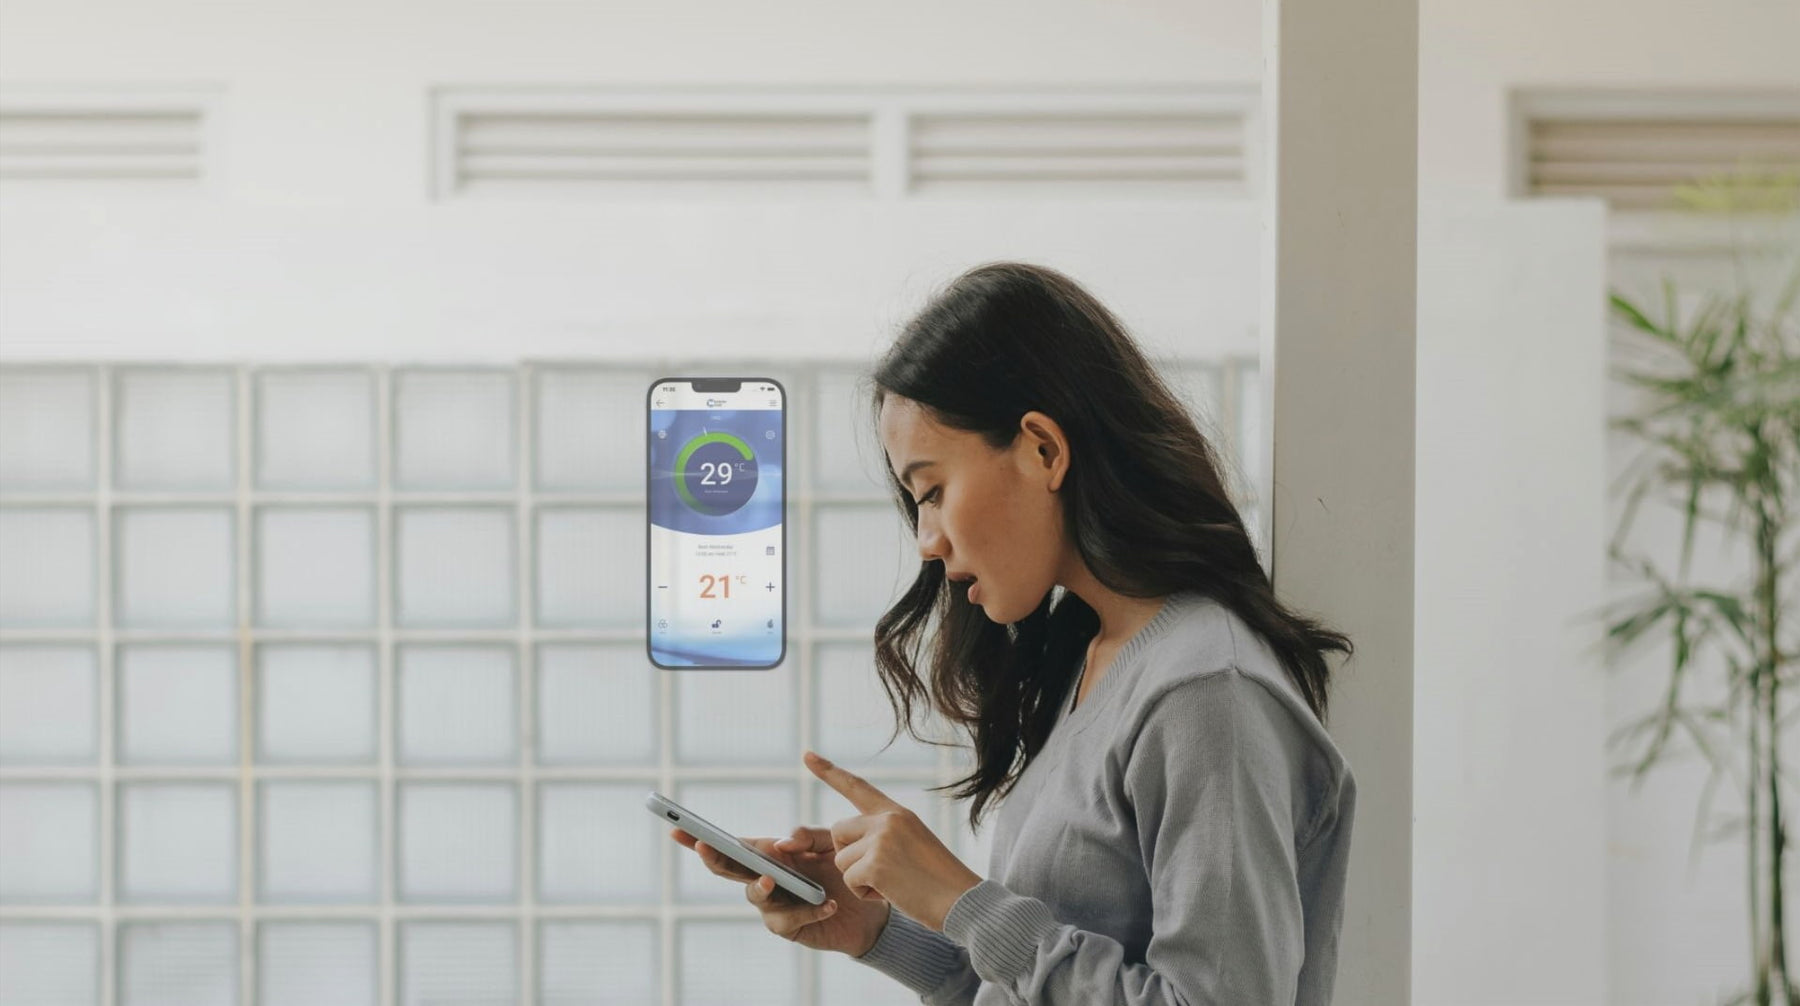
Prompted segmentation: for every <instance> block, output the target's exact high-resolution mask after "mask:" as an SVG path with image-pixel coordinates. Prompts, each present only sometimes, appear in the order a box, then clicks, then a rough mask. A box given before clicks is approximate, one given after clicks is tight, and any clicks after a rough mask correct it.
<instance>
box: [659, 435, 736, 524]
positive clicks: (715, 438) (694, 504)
mask: <svg viewBox="0 0 1800 1006" xmlns="http://www.w3.org/2000/svg"><path fill="white" fill-rule="evenodd" d="M707 444H730V445H731V446H732V447H735V448H737V451H738V453H739V454H742V455H743V456H744V460H745V461H750V460H752V459H754V458H755V457H756V454H755V453H754V452H753V451H751V450H750V445H749V444H746V443H744V441H743V438H741V437H737V436H734V435H732V434H730V433H706V434H702V435H700V436H698V437H695V438H694V439H692V440H690V441H688V442H687V446H685V447H683V448H682V449H681V453H680V454H677V455H675V491H676V492H678V493H680V494H681V499H682V501H683V502H685V503H686V504H687V505H688V507H689V508H690V509H693V510H697V511H699V512H700V513H705V512H706V508H704V507H703V506H701V505H700V501H699V500H697V499H695V498H694V494H693V493H690V492H688V487H687V463H688V458H689V457H691V456H692V455H693V453H694V452H695V451H697V450H699V449H700V448H702V447H704V446H706V445H707Z"/></svg>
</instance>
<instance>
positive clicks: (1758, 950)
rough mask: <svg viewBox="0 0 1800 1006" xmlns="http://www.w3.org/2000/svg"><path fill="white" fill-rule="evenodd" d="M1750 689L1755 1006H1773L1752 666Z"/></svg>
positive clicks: (1756, 671)
mask: <svg viewBox="0 0 1800 1006" xmlns="http://www.w3.org/2000/svg"><path fill="white" fill-rule="evenodd" d="M1750 673H1751V675H1752V677H1753V680H1752V683H1751V687H1750V689H1749V691H1748V694H1747V698H1746V699H1745V701H1747V702H1749V703H1750V715H1749V716H1748V717H1747V719H1748V723H1749V730H1750V771H1749V772H1748V773H1747V776H1746V777H1747V778H1748V780H1749V787H1748V788H1749V792H1748V793H1747V794H1746V802H1747V803H1748V804H1749V805H1750V806H1749V811H1750V819H1749V825H1750V827H1749V829H1748V831H1747V832H1746V835H1747V836H1748V839H1749V841H1748V842H1747V843H1746V844H1747V845H1748V846H1749V854H1750V855H1749V860H1750V870H1749V878H1750V973H1751V974H1752V975H1753V976H1755V984H1754V986H1753V989H1752V996H1753V998H1754V1000H1755V1002H1756V1006H1770V1003H1769V952H1768V946H1767V944H1765V943H1764V942H1763V893H1764V892H1763V879H1762V871H1761V869H1760V865H1761V859H1762V857H1761V853H1762V837H1763V831H1762V817H1761V814H1760V805H1761V803H1762V799H1761V797H1762V781H1763V780H1762V764H1763V751H1762V717H1761V716H1759V715H1758V714H1759V713H1761V712H1762V710H1761V708H1759V707H1760V705H1761V703H1762V688H1763V682H1762V670H1761V668H1760V667H1752V668H1751V670H1750Z"/></svg>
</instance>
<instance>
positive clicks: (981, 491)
mask: <svg viewBox="0 0 1800 1006" xmlns="http://www.w3.org/2000/svg"><path fill="white" fill-rule="evenodd" d="M1020 426H1021V434H1020V436H1018V437H1017V438H1015V439H1014V440H1013V443H1012V445H1011V446H1010V447H1007V448H1005V449H1002V450H995V449H993V448H991V447H989V446H988V445H987V443H986V442H985V441H983V440H982V439H981V437H980V436H979V435H978V434H975V433H969V432H965V431H963V430H954V429H950V428H947V427H945V426H942V425H940V424H938V423H937V422H935V421H933V420H932V418H931V416H930V415H929V414H928V413H927V412H926V411H925V409H924V408H922V407H921V406H920V405H919V404H918V403H917V402H915V401H913V400H912V399H909V398H903V397H901V396H899V395H893V394H889V395H887V396H886V397H885V398H884V399H883V400H882V406H881V421H880V429H881V442H882V446H883V447H884V448H885V449H886V451H887V458H888V464H889V465H890V466H891V467H892V468H893V472H894V476H895V477H896V478H898V479H899V480H900V483H901V484H902V485H903V486H905V487H906V488H907V490H908V491H909V492H910V493H911V494H912V498H913V500H914V502H916V503H917V504H918V507H919V555H920V557H921V558H922V559H923V560H924V561H926V562H929V561H931V560H933V559H937V560H941V561H942V562H943V563H944V573H945V575H946V576H947V577H950V578H951V579H953V580H954V579H967V578H968V577H969V576H974V577H975V578H976V580H975V582H974V583H973V584H970V585H969V586H968V588H967V589H968V591H969V600H970V602H972V603H974V604H976V605H979V606H980V607H981V609H982V611H983V612H984V613H985V614H986V615H987V617H988V618H989V619H990V620H991V621H994V622H999V623H1001V624H1010V623H1012V622H1017V621H1019V620H1021V619H1023V618H1025V616H1027V615H1029V614H1031V612H1032V611H1033V610H1035V609H1036V608H1037V606H1038V604H1039V602H1041V601H1042V600H1043V599H1044V595H1045V594H1047V593H1049V592H1050V588H1051V587H1053V586H1054V585H1055V584H1056V583H1057V577H1058V573H1059V565H1060V563H1061V556H1062V555H1063V551H1064V549H1063V524H1062V501H1061V500H1060V499H1059V498H1058V497H1057V495H1056V489H1057V488H1058V487H1060V486H1061V484H1062V479H1063V473H1064V471H1065V470H1066V468H1067V467H1068V465H1067V456H1068V452H1067V442H1066V441H1065V440H1063V438H1062V431H1061V430H1060V429H1059V428H1058V427H1057V426H1056V423H1055V421H1054V420H1052V419H1050V418H1049V417H1048V416H1046V415H1044V414H1043V413H1041V412H1030V413H1027V414H1026V415H1025V416H1024V417H1023V418H1022V419H1021V420H1020Z"/></svg>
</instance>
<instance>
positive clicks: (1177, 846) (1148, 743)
mask: <svg viewBox="0 0 1800 1006" xmlns="http://www.w3.org/2000/svg"><path fill="white" fill-rule="evenodd" d="M1293 717H1294V713H1293V712H1291V711H1290V710H1288V709H1287V708H1286V707H1285V706H1284V705H1282V703H1281V702H1280V700H1279V699H1277V698H1276V697H1275V696H1273V695H1271V694H1269V693H1268V691H1267V690H1266V689H1265V687H1264V686H1263V685H1262V684H1261V683H1259V682H1257V681H1255V680H1254V679H1251V678H1249V677H1248V676H1246V675H1244V674H1243V673H1242V672H1239V671H1237V670H1236V669H1228V670H1225V671H1221V672H1217V673H1212V674H1208V675H1205V676H1202V677H1197V678H1191V679H1187V680H1185V681H1183V682H1181V683H1178V684H1176V685H1174V686H1173V687H1171V688H1170V689H1169V690H1168V691H1167V692H1165V693H1163V695H1161V696H1160V697H1158V698H1157V699H1156V700H1155V701H1154V702H1153V703H1152V704H1151V705H1150V706H1149V708H1148V711H1147V712H1146V713H1145V715H1144V717H1143V719H1142V721H1141V724H1142V725H1141V728H1140V729H1139V730H1138V731H1136V736H1135V739H1134V740H1133V742H1132V743H1131V747H1130V750H1129V753H1128V754H1127V755H1126V756H1125V758H1126V761H1125V768H1124V788H1125V792H1126V796H1127V798H1128V800H1129V801H1130V803H1131V806H1132V809H1133V813H1134V815H1135V820H1136V825H1137V840H1138V843H1139V845H1140V847H1141V849H1142V853H1143V857H1144V864H1145V868H1146V872H1147V873H1148V875H1149V880H1150V889H1151V901H1152V904H1151V905H1150V906H1148V909H1149V911H1150V913H1151V922H1152V935H1151V938H1150V940H1149V943H1148V945H1147V946H1146V948H1145V951H1144V959H1143V961H1141V962H1134V961H1127V960H1126V959H1125V948H1124V947H1123V946H1122V945H1121V944H1120V943H1119V942H1118V941H1116V940H1114V939H1112V938H1110V937H1108V936H1105V935H1102V934H1099V933H1095V932H1088V931H1083V930H1081V929H1078V928H1076V927H1075V926H1072V925H1065V924H1063V923H1060V922H1059V921H1058V920H1057V919H1056V917H1055V914H1054V913H1053V911H1052V910H1051V908H1050V906H1049V905H1047V904H1046V903H1045V902H1043V901H1040V900H1038V899H1037V898H1033V897H1028V896H1025V895H1020V894H1016V893H1014V892H1012V891H1010V890H1008V889H1007V888H1006V887H1005V886H1003V885H1002V884H999V883H996V882H995V881H993V880H984V881H982V882H981V883H980V884H978V885H976V886H975V887H973V888H970V889H969V890H968V891H966V892H964V893H963V895H962V896H961V897H960V898H958V899H957V901H956V903H955V904H954V905H952V906H951V908H950V911H949V914H948V915H947V916H946V917H945V919H944V935H945V936H947V937H949V939H950V940H951V941H953V942H954V943H955V944H956V945H958V946H960V947H962V948H965V949H966V950H967V952H968V956H969V962H970V965H971V966H972V967H973V968H974V970H975V972H976V974H978V975H979V976H980V978H981V979H982V981H984V982H989V983H992V984H994V985H996V986H999V987H1000V988H1002V989H1004V990H1005V991H1006V994H1007V997H1008V999H1009V1000H1010V1001H1012V1002H1015V1003H1032V1004H1041V1006H1077V1004H1080V1006H1098V1004H1119V1006H1139V1004H1153V1003H1154V1004H1180V1006H1246V1004H1258V1006H1262V1004H1277V1003H1282V1004H1286V1003H1292V1002H1294V997H1295V992H1296V987H1297V984H1298V980H1299V974H1300V967H1301V964H1302V961H1303V958H1304V956H1305V933H1304V930H1303V920H1302V918H1301V900H1300V892H1299V884H1298V881H1297V879H1296V854H1295V830H1296V828H1295V808H1296V807H1297V806H1303V805H1305V803H1306V802H1307V801H1306V800H1305V799H1304V795H1303V794H1296V793H1295V792H1294V791H1295V790H1296V789H1297V788H1299V787H1300V786H1302V785H1304V784H1303V783H1301V782H1299V780H1300V779H1301V778H1302V777H1301V776H1300V775H1299V774H1298V773H1299V766H1300V765H1302V764H1303V763H1304V762H1305V760H1306V748H1305V745H1306V744H1307V743H1309V741H1308V739H1307V737H1306V735H1305V734H1304V731H1303V730H1302V729H1301V727H1300V725H1299V724H1298V723H1297V722H1295V720H1294V719H1293ZM1307 830H1310V829H1307Z"/></svg>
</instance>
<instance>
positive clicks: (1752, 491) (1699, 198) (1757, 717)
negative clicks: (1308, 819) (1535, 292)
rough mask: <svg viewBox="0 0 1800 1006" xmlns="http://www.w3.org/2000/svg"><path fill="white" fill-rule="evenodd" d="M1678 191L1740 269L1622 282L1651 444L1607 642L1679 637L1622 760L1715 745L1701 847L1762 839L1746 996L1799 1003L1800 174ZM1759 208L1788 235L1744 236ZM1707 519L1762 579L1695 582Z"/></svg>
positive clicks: (1638, 395)
mask: <svg viewBox="0 0 1800 1006" xmlns="http://www.w3.org/2000/svg"><path fill="white" fill-rule="evenodd" d="M1677 199H1678V200H1679V202H1680V203H1681V205H1682V206H1684V207H1685V208H1687V209H1690V210H1693V211H1695V212H1700V213H1707V214H1711V215H1714V216H1715V217H1717V218H1719V219H1720V220H1721V221H1722V222H1726V223H1728V224H1729V226H1731V229H1732V234H1733V235H1734V237H1733V240H1732V256H1733V262H1732V266H1733V268H1732V270H1731V272H1732V275H1733V276H1734V277H1736V280H1735V281H1734V282H1733V283H1732V287H1733V288H1732V289H1725V290H1701V291H1691V292H1688V291H1680V290H1678V288H1677V284H1676V283H1674V282H1673V281H1670V280H1666V279H1665V280H1664V283H1663V288H1662V296H1661V303H1658V304H1649V303H1643V302H1640V301H1638V300H1634V299H1633V298H1631V297H1629V296H1627V295H1626V294H1624V293H1621V292H1618V291H1615V292H1614V293H1613V295H1612V297H1611V304H1612V313H1613V317H1614V319H1615V320H1616V321H1617V322H1618V323H1619V325H1620V326H1621V328H1622V329H1623V333H1622V334H1623V343H1624V347H1625V348H1629V349H1630V350H1632V352H1631V354H1630V355H1632V356H1635V357H1638V359H1637V360H1635V361H1634V362H1633V364H1632V365H1630V366H1623V367H1619V368H1617V369H1616V370H1615V374H1616V376H1617V378H1618V379H1619V380H1621V381H1623V382H1625V383H1626V384H1628V385H1630V386H1631V388H1633V389H1635V391H1634V392H1633V395H1634V397H1635V399H1636V403H1637V404H1636V406H1635V407H1634V408H1633V410H1632V411H1631V412H1630V414H1628V415H1622V416H1619V417H1617V418H1615V419H1614V420H1613V425H1614V427H1615V428H1617V429H1620V430H1623V431H1625V432H1626V433H1627V434H1628V439H1630V440H1631V441H1633V442H1634V443H1637V444H1639V445H1641V447H1642V451H1641V452H1640V453H1639V454H1637V455H1636V457H1635V458H1634V463H1633V464H1632V466H1631V467H1630V468H1629V469H1628V470H1627V471H1626V473H1625V475H1624V476H1623V477H1622V478H1621V481H1622V482H1624V483H1625V484H1626V485H1625V496H1624V501H1625V503H1624V510H1623V513H1622V517H1621V520H1620V524H1619V527H1618V528H1617V531H1616V533H1615V535H1614V537H1613V539H1612V542H1611V545H1610V547H1609V555H1610V557H1611V559H1612V561H1613V562H1615V563H1617V564H1618V566H1619V567H1620V568H1622V569H1623V570H1624V571H1625V572H1626V574H1627V576H1628V578H1629V579H1630V581H1631V584H1632V587H1633V588H1634V589H1636V588H1639V587H1641V589H1636V592H1635V595H1634V596H1632V597H1630V598H1629V599H1627V600H1624V601H1621V602H1619V603H1618V604H1615V605H1612V606H1610V609H1609V611H1608V612H1607V616H1606V617H1607V640H1608V643H1609V645H1611V646H1612V647H1613V648H1614V654H1615V656H1617V655H1622V654H1623V653H1624V652H1625V651H1627V650H1628V649H1630V648H1632V647H1634V646H1636V645H1639V644H1642V643H1644V642H1647V641H1649V640H1651V639H1666V640H1668V641H1669V642H1671V643H1672V653H1673V659H1672V662H1671V664H1670V665H1669V667H1668V676H1667V680H1666V682H1665V683H1664V684H1663V686H1662V688H1661V701H1660V703H1659V704H1658V705H1657V706H1656V708H1654V709H1653V710H1651V711H1650V712H1648V713H1646V714H1644V715H1642V716H1640V717H1638V718H1636V719H1634V720H1633V721H1631V722H1629V723H1626V724H1624V725H1623V726H1622V727H1620V728H1619V730H1617V731H1616V732H1615V733H1614V734H1613V736H1612V738H1611V743H1612V745H1613V746H1614V748H1615V749H1621V750H1623V751H1624V752H1625V756H1626V759H1625V763H1624V764H1622V765H1621V766H1620V767H1619V771H1620V772H1622V773H1624V774H1626V775H1629V776H1631V777H1632V779H1633V783H1634V785H1635V784H1636V783H1638V782H1641V781H1642V778H1643V777H1644V775H1645V774H1646V773H1647V772H1649V771H1650V770H1651V769H1652V768H1653V767H1655V766H1656V765H1658V764H1659V763H1661V762H1662V761H1664V760H1665V759H1666V758H1668V757H1669V756H1670V755H1671V753H1672V752H1673V751H1675V750H1676V749H1678V748H1680V747H1682V746H1684V745H1687V744H1691V746H1692V747H1693V748H1694V749H1696V750H1698V751H1699V752H1700V753H1701V755H1703V756H1704V757H1705V758H1706V760H1707V762H1708V763H1709V769H1710V771H1709V776H1708V780H1707V784H1706V789H1705V791H1704V793H1703V795H1702V798H1701V805H1700V810H1699V816H1698V818H1697V821H1696V831H1695V842H1696V848H1697V847H1698V845H1699V844H1700V843H1704V842H1705V841H1708V840H1722V839H1732V840H1736V841H1741V842H1743V843H1744V847H1745V850H1746V852H1747V853H1748V856H1747V865H1748V876H1747V878H1746V880H1747V891H1748V892H1749V898H1748V900H1749V915H1750V917H1749V922H1750V927H1749V932H1750V938H1751V947H1750V964H1751V972H1750V981H1749V983H1748V986H1747V988H1746V989H1745V990H1743V991H1742V992H1741V993H1739V994H1737V995H1736V996H1735V997H1734V998H1733V999H1732V1000H1731V1001H1732V1002H1733V1003H1755V1004H1757V1006H1769V1004H1772V1003H1782V1004H1789V1006H1792V1004H1795V1003H1800V984H1797V983H1796V981H1795V980H1794V979H1793V978H1792V977H1791V976H1790V974H1789V971H1788V952H1787V923H1788V914H1787V908H1788V907H1789V905H1788V888H1787V884H1786V878H1785V869H1786V865H1787V857H1788V851H1789V850H1788V840H1789V835H1790V833H1791V827H1792V821H1793V818H1794V815H1795V813H1796V810H1797V808H1800V801H1796V799H1795V797H1796V796H1797V795H1800V794H1796V793H1795V792H1794V790H1793V789H1792V787H1793V785H1794V783H1795V781H1796V780H1795V779H1794V778H1793V777H1791V776H1790V774H1789V773H1790V771H1791V769H1792V766H1790V765H1788V764H1785V763H1784V761H1783V758H1782V751H1781V745H1780V743H1779V742H1780V739H1781V736H1782V733H1783V732H1784V731H1785V730H1786V729H1787V728H1788V726H1789V723H1790V721H1791V720H1792V719H1793V718H1794V716H1795V715H1796V714H1797V713H1800V705H1797V704H1796V703H1795V701H1794V695H1793V693H1794V691H1795V689H1794V688H1793V687H1791V686H1794V685H1797V684H1800V681H1797V680H1796V675H1800V632H1797V631H1796V630H1800V598H1797V597H1795V596H1793V594H1794V591H1793V584H1792V581H1791V580H1790V581H1789V582H1788V583H1787V584H1786V585H1785V586H1784V582H1783V581H1784V578H1787V577H1790V576H1791V575H1792V572H1793V571H1794V570H1795V568H1796V566H1797V564H1800V550H1795V549H1793V548H1792V547H1791V546H1792V544H1793V532H1795V531H1796V530H1800V311H1797V310H1796V300H1797V299H1800V254H1796V252H1800V248H1796V247H1795V244H1796V242H1795V241H1794V240H1793V239H1792V238H1791V234H1792V233H1793V228H1792V227H1791V224H1792V223H1793V222H1794V220H1795V214H1796V211H1797V208H1800V173H1788V174H1769V173H1762V174H1756V173H1751V172H1738V173H1734V174H1732V175H1729V176H1722V177H1717V178H1713V179H1708V180H1706V181H1703V182H1699V183H1695V184H1693V185H1689V186H1685V187H1683V188H1682V189H1680V190H1679V191H1678V192H1677ZM1745 220H1749V221H1751V222H1752V225H1753V226H1756V227H1758V228H1761V227H1764V226H1766V227H1767V228H1768V229H1767V231H1766V234H1773V235H1790V236H1787V237H1780V236H1778V237H1776V238H1774V239H1772V240H1771V239H1769V238H1768V237H1766V236H1765V237H1763V238H1762V239H1761V240H1759V241H1758V243H1757V245H1756V247H1754V248H1748V249H1746V248H1745V247H1743V242H1742V240H1741V238H1742V236H1743V232H1742V230H1741V227H1740V226H1739V225H1740V224H1741V223H1742V222H1743V221H1745ZM1770 277H1772V279H1771V278H1770ZM1622 355H1623V354H1622ZM1647 497H1651V498H1660V499H1662V500H1664V501H1666V502H1668V503H1671V504H1673V505H1675V506H1677V507H1679V508H1680V511H1681V513H1682V516H1683V525H1682V526H1683V532H1682V542H1681V551H1680V562H1679V564H1678V567H1677V568H1676V569H1674V570H1672V571H1671V570H1668V569H1666V568H1663V566H1662V565H1659V564H1658V563H1657V562H1655V561H1653V560H1652V559H1650V558H1648V557H1646V556H1645V555H1642V554H1637V553H1633V552H1630V551H1628V550H1627V549H1626V547H1625V545H1624V541H1625V538H1626V534H1627V532H1628V531H1629V529H1630V528H1631V526H1632V524H1633V521H1634V520H1635V519H1636V517H1637V514H1638V510H1639V506H1640V504H1641V503H1642V502H1643V501H1644V500H1645V499H1646V498H1647ZM1703 523H1710V524H1713V525H1716V527H1715V528H1714V530H1715V531H1716V532H1717V533H1718V534H1720V535H1722V536H1723V540H1725V541H1727V542H1733V543H1738V544H1746V545H1747V546H1748V552H1749V554H1750V556H1751V557H1752V558H1751V566H1752V568H1751V570H1750V574H1749V576H1748V577H1745V578H1743V579H1742V580H1741V582H1732V583H1702V582H1694V581H1695V579H1696V578H1695V577H1694V576H1692V575H1691V574H1690V561H1691V559H1692V557H1693V548H1694V543H1695V534H1696V531H1697V530H1698V529H1699V527H1700V525H1701V524H1703ZM1718 675H1722V676H1723V680H1720V679H1719V678H1718V677H1717V676H1718ZM1700 678H1706V679H1708V680H1703V681H1702V680H1697V679H1700ZM1724 784H1731V786H1730V790H1731V791H1732V792H1733V794H1734V795H1735V797H1737V798H1738V799H1739V800H1741V804H1742V806H1741V809H1742V813H1741V815H1735V816H1734V817H1733V818H1732V820H1731V821H1730V822H1729V823H1727V824H1726V826H1724V827H1716V826H1714V823H1713V821H1712V820H1711V818H1712V816H1713V810H1712V803H1713V801H1714V799H1715V797H1716V796H1717V792H1716V791H1717V790H1718V788H1719V787H1720V786H1721V785H1724Z"/></svg>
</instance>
